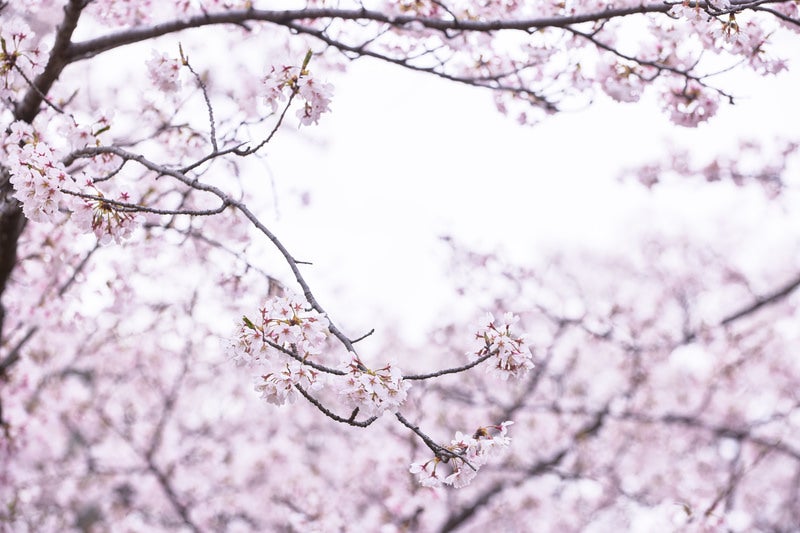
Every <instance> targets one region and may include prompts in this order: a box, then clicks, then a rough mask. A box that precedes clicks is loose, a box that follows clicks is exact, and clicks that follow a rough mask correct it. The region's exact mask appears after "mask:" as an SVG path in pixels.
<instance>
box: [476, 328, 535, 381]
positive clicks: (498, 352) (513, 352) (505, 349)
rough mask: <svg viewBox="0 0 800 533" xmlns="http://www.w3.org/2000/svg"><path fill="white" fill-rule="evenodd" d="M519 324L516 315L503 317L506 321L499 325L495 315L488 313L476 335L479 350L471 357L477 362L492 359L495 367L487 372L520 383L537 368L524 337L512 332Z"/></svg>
mask: <svg viewBox="0 0 800 533" xmlns="http://www.w3.org/2000/svg"><path fill="white" fill-rule="evenodd" d="M518 321H519V317H518V316H516V315H514V314H513V313H505V314H503V321H502V322H499V321H496V320H495V318H494V315H492V314H491V313H487V314H486V316H485V317H484V319H483V321H482V322H481V326H480V327H479V328H478V331H477V332H476V333H475V340H476V345H477V347H476V349H475V351H474V352H471V353H470V354H468V355H471V356H473V357H475V358H481V357H486V356H491V357H492V359H491V362H492V364H491V365H490V366H488V367H487V371H489V372H492V373H494V374H495V375H497V376H498V377H500V378H501V379H504V380H505V379H508V378H509V377H512V378H514V379H519V378H521V377H523V376H524V375H525V374H526V373H527V372H528V371H529V370H530V369H532V368H533V367H534V364H533V361H532V359H533V356H532V354H531V352H530V349H529V347H528V346H527V344H526V343H525V340H524V338H523V337H522V336H517V335H515V334H513V333H512V332H511V327H512V326H514V325H515V324H516V323H517V322H518Z"/></svg>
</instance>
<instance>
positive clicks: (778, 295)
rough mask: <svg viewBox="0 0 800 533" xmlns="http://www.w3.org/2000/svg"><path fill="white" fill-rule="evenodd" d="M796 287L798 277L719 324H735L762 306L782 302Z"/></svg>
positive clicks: (799, 278)
mask: <svg viewBox="0 0 800 533" xmlns="http://www.w3.org/2000/svg"><path fill="white" fill-rule="evenodd" d="M798 287H800V276H797V277H795V278H794V279H792V280H791V281H789V282H788V283H786V284H785V285H783V286H781V287H779V288H778V289H776V290H775V291H773V292H771V293H769V294H766V295H764V296H762V297H760V298H756V300H755V301H753V302H752V303H750V304H749V305H747V306H745V307H743V308H742V309H740V310H738V311H736V312H735V313H732V314H730V315H728V316H727V317H725V318H723V319H722V322H720V324H721V325H723V326H726V325H728V324H730V323H731V322H735V321H736V320H739V319H740V318H744V317H746V316H748V315H751V314H753V313H755V312H756V311H758V310H759V309H761V308H762V307H764V306H767V305H772V304H774V303H778V302H779V301H781V300H783V299H784V298H786V297H787V296H789V295H790V294H792V293H793V292H794V291H795V290H796V289H797V288H798Z"/></svg>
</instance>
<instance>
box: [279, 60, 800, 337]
mask: <svg viewBox="0 0 800 533" xmlns="http://www.w3.org/2000/svg"><path fill="white" fill-rule="evenodd" d="M334 81H335V85H336V92H335V95H334V100H333V105H332V110H333V112H332V113H331V114H329V115H327V116H323V118H322V120H321V122H320V125H319V126H316V127H313V128H308V129H303V130H301V131H300V135H296V134H294V133H292V132H289V131H283V132H281V134H280V135H279V138H278V139H277V140H276V141H275V142H273V144H272V145H271V146H270V150H269V166H270V169H271V172H272V174H273V179H274V183H275V187H276V191H277V206H278V212H279V218H278V219H277V221H276V222H275V223H274V225H273V227H274V228H275V231H276V232H277V234H278V236H279V237H280V238H281V239H282V240H283V241H284V243H285V244H286V245H287V246H288V247H289V249H290V250H291V251H292V252H293V253H294V254H295V255H296V256H297V257H298V258H299V259H303V260H309V261H312V262H313V263H314V267H310V268H307V269H306V272H308V273H309V281H310V282H311V283H312V284H313V285H312V289H315V291H316V293H317V295H318V297H319V298H320V300H321V302H322V304H323V306H325V307H326V308H327V309H328V311H329V312H330V313H331V315H332V316H333V318H334V320H335V321H337V322H338V323H340V324H345V325H350V326H356V327H357V328H368V327H370V322H371V321H372V322H374V320H371V317H372V316H374V315H375V313H382V314H383V315H384V316H387V317H390V318H392V319H393V320H396V321H399V323H400V325H401V331H403V332H405V333H407V334H411V335H414V334H415V333H421V331H420V330H421V329H422V328H423V327H424V326H423V324H424V323H425V321H427V320H428V319H429V318H431V317H432V316H434V314H435V312H436V310H438V309H439V308H440V307H441V306H442V305H444V304H445V303H446V297H447V295H448V294H449V293H448V292H447V290H446V289H444V288H443V287H442V283H443V279H444V278H443V265H444V263H445V258H446V257H447V254H446V247H445V246H443V245H442V244H441V243H440V242H439V240H438V237H439V236H440V235H444V234H448V235H452V236H454V237H456V238H457V240H460V241H461V242H466V243H469V244H472V245H474V246H476V247H477V248H478V249H482V250H490V249H501V250H504V251H505V252H506V253H507V254H509V256H510V257H513V258H515V259H517V260H523V261H524V260H529V259H531V258H535V257H540V256H541V255H543V253H544V250H546V249H548V248H550V249H554V248H564V247H574V246H590V247H594V248H598V249H601V250H604V249H613V248H616V247H618V246H620V245H621V244H623V243H625V242H628V241H627V239H628V238H629V236H630V232H629V230H630V228H631V226H639V225H641V224H643V223H644V222H647V223H654V224H660V225H664V224H667V223H668V224H676V225H677V226H678V227H683V228H695V229H693V231H698V232H703V231H706V232H710V233H709V235H712V234H713V232H714V231H718V230H717V229H715V222H714V221H715V220H719V219H720V218H725V217H727V216H728V214H730V213H732V212H735V213H736V217H735V218H736V219H737V220H738V221H740V223H742V224H745V225H747V224H748V223H749V222H748V221H756V220H761V219H763V217H764V213H763V205H762V203H761V202H760V199H759V198H755V199H754V200H753V202H752V203H751V204H746V203H742V202H743V201H746V200H744V199H743V195H737V194H733V195H731V194H726V193H725V190H724V189H723V188H715V189H714V190H713V191H711V192H709V191H704V190H702V188H700V187H697V186H695V185H687V186H686V187H683V188H680V189H679V190H668V189H659V190H658V191H657V193H656V195H653V194H650V193H648V192H647V191H646V190H645V189H644V188H643V187H640V186H637V185H635V184H633V183H629V184H621V183H619V182H618V181H617V180H616V177H617V175H618V173H619V171H620V169H622V168H626V167H632V166H635V165H636V164H638V163H643V162H646V161H651V160H657V159H659V158H662V157H664V156H665V155H666V154H667V152H668V148H669V146H670V138H672V139H676V138H679V142H680V144H681V145H686V146H692V147H694V149H696V150H700V151H702V152H704V153H707V154H713V153H716V152H718V151H725V150H726V149H728V150H730V148H731V147H733V146H735V142H736V140H737V139H739V138H741V137H747V138H753V137H755V138H757V139H763V140H765V141H767V142H769V141H771V140H773V139H774V138H775V137H776V135H783V136H784V137H789V136H791V134H792V133H796V125H797V124H799V123H800V108H799V107H798V106H797V105H795V102H796V90H797V88H798V87H800V83H798V76H797V75H793V76H791V77H789V76H783V77H781V78H780V79H778V80H775V79H763V80H750V81H749V82H747V83H745V81H742V80H740V81H737V82H736V84H735V85H734V87H733V90H734V92H735V93H736V94H738V95H740V96H741V97H742V98H741V99H740V100H739V102H738V103H737V105H736V106H734V107H731V106H723V108H722V110H721V112H720V113H719V115H718V116H717V117H716V118H714V119H712V122H711V124H709V125H704V126H701V127H700V128H697V129H694V130H688V129H679V130H678V129H675V128H673V127H672V126H671V125H670V123H669V121H668V118H667V116H666V115H665V114H663V113H661V111H660V110H659V109H658V106H657V103H655V102H654V101H650V102H649V103H647V102H645V103H640V104H632V105H618V104H614V103H610V102H605V103H601V104H595V105H594V106H592V107H590V108H589V109H587V110H583V111H581V112H575V113H568V114H562V115H558V116H555V117H551V118H548V119H546V120H545V121H544V122H543V123H542V124H539V125H537V126H534V127H524V126H518V125H517V124H516V123H515V122H514V121H513V120H511V119H509V118H506V117H504V116H502V115H500V114H499V113H498V112H497V111H496V110H495V108H494V105H493V103H492V101H491V98H490V95H489V94H488V93H487V92H485V91H482V90H478V89H474V88H470V87H464V86H457V85H454V84H453V83H450V82H445V81H442V80H438V79H435V78H433V77H431V76H426V75H420V74H415V73H409V72H404V71H401V70H399V69H397V68H394V67H391V66H387V65H383V64H380V63H376V62H374V61H358V62H356V63H355V64H353V65H352V68H351V69H350V70H349V72H348V73H347V74H346V75H345V76H343V77H342V78H341V79H337V80H334ZM308 137H311V138H312V139H315V140H317V141H319V142H318V143H316V144H313V143H308ZM305 190H308V191H309V192H310V204H309V206H308V208H305V209H298V207H299V206H300V203H301V202H300V192H301V191H305ZM766 241H768V239H767V240H766ZM773 244H774V243H773ZM372 325H375V324H372ZM350 333H352V334H358V332H357V331H352V332H350Z"/></svg>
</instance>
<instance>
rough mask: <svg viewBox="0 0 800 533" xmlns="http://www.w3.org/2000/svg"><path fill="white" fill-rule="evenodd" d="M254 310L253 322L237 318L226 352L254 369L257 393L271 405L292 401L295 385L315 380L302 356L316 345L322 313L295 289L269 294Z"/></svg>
mask: <svg viewBox="0 0 800 533" xmlns="http://www.w3.org/2000/svg"><path fill="white" fill-rule="evenodd" d="M260 315H261V318H260V319H259V321H258V322H253V321H252V320H250V319H249V318H247V317H243V318H242V322H241V323H240V324H239V326H238V327H237V331H236V335H235V337H234V339H232V340H231V341H230V342H229V343H228V345H227V355H228V358H229V359H230V360H232V361H233V362H234V363H236V364H237V365H239V366H246V367H248V368H250V369H251V370H252V371H253V372H254V379H255V388H256V391H257V392H259V393H261V397H262V398H264V399H266V400H267V401H268V402H270V403H274V404H276V405H281V404H283V403H286V402H287V401H288V402H289V403H292V402H294V400H295V398H296V394H297V391H296V390H295V385H302V386H305V387H308V388H314V387H315V386H318V381H317V378H318V376H319V372H317V371H316V370H314V369H313V368H312V367H309V366H308V365H306V364H304V362H305V361H306V360H307V359H308V358H309V357H312V356H314V355H318V354H319V353H320V352H321V351H322V347H323V344H324V342H325V339H326V337H327V334H326V332H327V331H328V326H329V322H328V319H327V318H326V317H325V315H323V314H322V313H319V312H318V311H316V310H314V309H311V308H309V306H308V304H307V303H306V302H305V301H304V300H302V299H301V298H299V297H297V296H295V295H290V296H279V297H275V298H271V299H270V300H268V301H267V302H265V303H264V306H263V307H262V308H261V309H260ZM290 355H291V356H293V357H294V358H295V359H290V358H287V357H288V356H290Z"/></svg>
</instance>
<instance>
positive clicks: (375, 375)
mask: <svg viewBox="0 0 800 533" xmlns="http://www.w3.org/2000/svg"><path fill="white" fill-rule="evenodd" d="M344 367H345V369H346V370H347V371H348V374H347V376H346V386H345V387H344V388H343V389H342V390H341V391H340V394H342V395H343V396H344V397H345V398H346V400H347V401H348V402H349V403H350V404H351V405H352V406H353V407H358V408H359V409H360V410H361V411H362V412H364V413H365V414H366V415H367V416H378V415H381V414H383V413H384V412H386V411H395V410H397V409H398V408H399V407H400V405H402V403H403V402H404V401H405V400H406V396H407V392H408V389H409V388H410V387H411V384H410V383H408V382H407V381H404V380H403V376H402V375H401V374H400V371H399V370H397V368H396V367H393V366H392V365H391V364H387V365H386V366H385V367H383V368H381V369H379V370H370V369H368V368H365V367H364V365H363V364H362V363H361V361H360V360H359V359H358V356H356V354H354V353H352V352H351V353H350V359H349V360H348V361H346V362H345V364H344Z"/></svg>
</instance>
